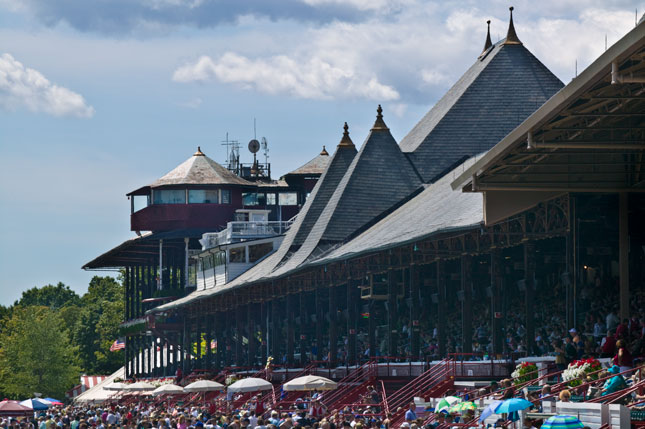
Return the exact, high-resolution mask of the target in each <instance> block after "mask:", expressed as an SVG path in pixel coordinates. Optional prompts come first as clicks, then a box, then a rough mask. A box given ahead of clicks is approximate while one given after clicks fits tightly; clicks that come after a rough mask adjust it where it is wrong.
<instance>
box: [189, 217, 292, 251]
mask: <svg viewBox="0 0 645 429" xmlns="http://www.w3.org/2000/svg"><path fill="white" fill-rule="evenodd" d="M292 223H293V219H291V220H288V221H282V222H277V221H276V222H228V223H227V224H226V229H225V230H223V231H220V232H216V233H208V234H204V235H203V236H202V239H201V240H199V242H200V243H201V245H202V250H206V249H210V248H213V247H216V246H220V245H223V244H231V243H239V242H241V241H247V240H258V239H260V238H268V237H275V236H276V235H282V234H284V233H286V232H287V231H288V230H289V228H290V227H291V224H292Z"/></svg>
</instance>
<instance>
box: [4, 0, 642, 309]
mask: <svg viewBox="0 0 645 429" xmlns="http://www.w3.org/2000/svg"><path fill="white" fill-rule="evenodd" d="M508 6H509V4H508V2H501V1H495V0H493V1H464V2H456V1H455V2H432V1H421V0H275V1H273V0H247V1H239V0H91V1H88V0H60V1H55V2H54V1H51V0H0V200H1V201H2V204H0V225H1V226H0V237H1V238H0V272H1V273H2V276H1V280H0V292H1V295H0V304H10V303H13V301H14V300H15V299H17V298H18V297H19V296H20V294H21V292H22V291H23V290H25V289H27V288H30V287H33V286H40V285H44V284H47V283H56V282H58V281H62V282H64V283H66V284H68V285H70V286H71V287H72V288H73V289H74V290H76V291H78V292H79V293H82V292H84V291H85V290H86V288H87V283H88V281H89V279H90V278H91V276H93V275H94V274H95V273H92V272H89V273H88V272H84V271H82V270H81V269H80V267H81V266H82V265H83V264H84V263H85V262H87V261H89V260H91V259H93V258H94V257H95V256H97V255H99V254H101V253H102V252H104V251H106V250H108V249H110V248H112V247H113V246H115V245H117V244H119V243H120V242H122V241H123V240H126V239H128V238H130V237H132V236H133V233H131V232H130V231H129V202H128V201H127V199H126V197H125V194H126V193H127V192H129V191H131V190H134V189H136V188H138V187H140V186H142V185H145V184H147V183H149V182H151V181H153V180H155V179H156V178H158V177H160V176H162V175H163V174H165V173H166V172H167V171H169V170H171V169H172V168H173V167H175V166H176V165H178V164H179V163H181V162H182V161H184V160H185V159H186V158H188V157H189V156H190V155H191V154H192V153H193V152H194V151H195V148H196V147H197V146H198V145H199V146H201V147H202V150H203V151H204V152H205V153H206V154H207V155H209V156H211V157H212V158H214V159H215V160H218V161H222V160H223V158H224V157H225V151H224V148H223V147H222V146H221V144H220V142H221V140H223V139H224V136H225V134H226V133H227V132H228V133H229V135H230V136H231V138H235V139H238V140H240V141H241V142H243V143H245V142H247V141H248V140H249V139H251V138H252V137H253V118H256V119H257V133H258V136H265V137H266V138H267V139H268V141H269V145H270V156H271V158H270V161H271V162H272V168H273V171H274V173H277V174H275V175H279V174H283V173H285V172H287V171H288V170H290V169H293V168H295V167H297V166H299V165H301V164H303V163H304V162H306V161H307V160H309V159H310V158H312V157H314V156H315V155H316V154H317V153H318V152H319V151H320V149H321V147H322V145H327V146H328V147H334V145H335V144H337V142H338V141H339V138H340V135H341V132H342V124H343V122H344V121H347V122H348V123H349V125H350V133H351V135H352V138H353V139H354V142H355V143H360V142H362V141H363V140H364V138H365V136H366V135H367V132H368V130H369V128H370V126H371V124H372V122H373V118H374V114H375V108H376V105H377V104H378V103H381V104H382V105H383V108H384V114H385V120H386V122H387V124H388V125H389V127H390V128H391V130H392V133H393V135H394V136H395V138H396V139H397V140H400V139H401V138H402V137H403V136H404V135H405V134H406V133H407V132H408V131H409V130H410V129H411V128H412V126H413V125H414V124H415V123H416V122H417V121H418V120H419V119H420V118H421V116H422V115H423V114H424V113H425V112H426V111H427V110H428V109H429V108H430V107H431V106H432V105H433V104H434V103H435V102H436V101H437V100H438V99H439V98H440V97H441V96H442V95H443V93H445V91H446V90H447V89H448V88H449V87H450V85H451V84H452V83H454V82H455V81H456V80H457V79H458V78H459V76H460V75H461V74H462V73H463V72H464V71H465V70H466V69H467V67H468V66H469V65H470V64H471V63H472V62H473V61H474V60H475V58H476V57H477V55H478V54H479V53H480V51H481V49H482V48H483V44H484V39H485V31H486V20H488V19H491V20H492V23H491V34H492V38H493V40H494V41H496V40H498V39H499V38H503V37H504V36H505V34H506V29H507V23H508ZM514 6H515V14H514V17H515V24H516V29H517V32H518V35H519V37H520V39H521V40H522V41H523V42H524V44H525V45H526V46H527V48H528V49H529V50H531V51H532V52H533V53H534V54H535V55H536V56H537V57H538V58H539V59H540V60H541V61H542V62H543V63H544V64H545V65H546V66H547V67H549V68H550V69H551V70H552V71H553V72H554V73H555V74H556V75H557V76H558V77H560V79H562V80H563V81H564V82H565V83H567V82H569V81H570V80H571V78H572V77H573V76H574V72H575V63H576V61H577V62H578V69H579V70H582V69H583V68H584V67H586V66H587V65H588V64H589V63H590V62H591V61H593V60H594V59H595V58H596V57H597V56H598V55H599V54H600V53H602V51H603V50H604V48H605V37H607V41H608V44H609V45H611V44H612V43H614V42H615V41H616V40H618V39H619V38H620V37H622V36H623V35H624V34H625V33H627V32H628V31H629V30H630V29H631V28H633V26H634V17H635V10H636V9H638V10H639V11H645V4H640V3H639V2H634V1H613V2H606V1H599V0H589V1H585V2H581V1H572V0H557V1H556V0H545V1H542V2H530V1H515V2H514ZM640 13H642V12H639V14H640Z"/></svg>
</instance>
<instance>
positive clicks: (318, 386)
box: [282, 375, 338, 391]
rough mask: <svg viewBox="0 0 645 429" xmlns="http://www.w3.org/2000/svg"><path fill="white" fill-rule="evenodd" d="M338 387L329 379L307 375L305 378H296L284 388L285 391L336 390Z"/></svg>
mask: <svg viewBox="0 0 645 429" xmlns="http://www.w3.org/2000/svg"><path fill="white" fill-rule="evenodd" d="M337 387H338V384H336V382H334V381H331V380H330V379H328V378H325V377H320V376H317V375H305V376H303V377H298V378H294V379H293V380H291V381H290V382H288V383H285V384H284V385H283V386H282V388H283V389H284V390H287V391H289V390H334V389H336V388H337Z"/></svg>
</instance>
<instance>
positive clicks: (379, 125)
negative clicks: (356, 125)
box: [372, 104, 389, 131]
mask: <svg viewBox="0 0 645 429" xmlns="http://www.w3.org/2000/svg"><path fill="white" fill-rule="evenodd" d="M374 130H389V128H388V127H387V125H385V122H384V121H383V108H382V107H381V105H380V104H379V105H378V108H377V109H376V121H374V126H373V127H372V131H374Z"/></svg>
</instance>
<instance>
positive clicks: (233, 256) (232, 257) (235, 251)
mask: <svg viewBox="0 0 645 429" xmlns="http://www.w3.org/2000/svg"><path fill="white" fill-rule="evenodd" d="M228 260H229V261H230V262H246V256H245V252H244V247H234V248H232V249H231V250H229V257H228Z"/></svg>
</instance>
